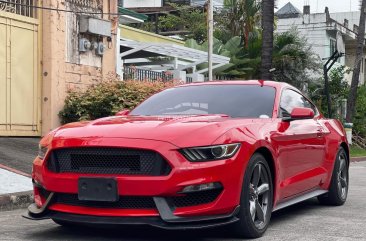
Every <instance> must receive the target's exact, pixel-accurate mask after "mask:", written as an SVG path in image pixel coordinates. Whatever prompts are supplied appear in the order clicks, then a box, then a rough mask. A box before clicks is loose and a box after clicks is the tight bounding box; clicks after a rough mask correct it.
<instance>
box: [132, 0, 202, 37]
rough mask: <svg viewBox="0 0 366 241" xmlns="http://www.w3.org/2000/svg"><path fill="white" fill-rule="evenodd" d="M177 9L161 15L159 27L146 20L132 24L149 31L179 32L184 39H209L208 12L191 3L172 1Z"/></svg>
mask: <svg viewBox="0 0 366 241" xmlns="http://www.w3.org/2000/svg"><path fill="white" fill-rule="evenodd" d="M170 5H171V6H172V7H173V8H174V9H175V11H174V12H172V13H166V14H165V15H162V16H160V17H159V21H158V29H156V24H155V22H152V21H146V22H144V23H142V24H131V25H132V26H133V27H138V28H140V29H142V30H145V31H149V32H154V33H155V32H158V33H161V32H175V31H176V32H177V34H176V35H179V36H180V37H181V38H182V39H183V40H187V39H191V38H192V39H195V40H196V41H197V42H198V43H203V42H204V41H206V39H207V21H206V13H205V12H204V11H203V9H199V8H194V7H191V6H189V5H177V4H174V3H170Z"/></svg>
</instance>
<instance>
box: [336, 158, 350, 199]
mask: <svg viewBox="0 0 366 241" xmlns="http://www.w3.org/2000/svg"><path fill="white" fill-rule="evenodd" d="M337 187H338V193H339V195H340V197H341V198H342V199H346V197H347V191H348V190H347V189H348V168H347V160H346V156H345V154H344V153H341V154H340V155H339V167H338V173H337Z"/></svg>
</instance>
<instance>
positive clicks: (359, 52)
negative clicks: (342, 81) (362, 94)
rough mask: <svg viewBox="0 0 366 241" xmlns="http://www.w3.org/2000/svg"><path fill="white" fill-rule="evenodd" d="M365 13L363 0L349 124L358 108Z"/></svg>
mask: <svg viewBox="0 0 366 241" xmlns="http://www.w3.org/2000/svg"><path fill="white" fill-rule="evenodd" d="M365 11H366V0H362V4H361V15H360V24H359V28H358V36H357V50H356V60H355V68H354V70H353V75H352V82H351V90H350V92H349V96H348V101H347V103H348V104H347V117H346V121H347V122H352V119H353V116H354V113H355V108H356V99H357V88H358V83H359V80H360V68H361V61H362V56H363V49H364V43H365V40H364V38H365V17H366V16H365V14H366V13H365Z"/></svg>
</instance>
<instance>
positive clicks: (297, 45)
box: [186, 29, 321, 89]
mask: <svg viewBox="0 0 366 241" xmlns="http://www.w3.org/2000/svg"><path fill="white" fill-rule="evenodd" d="M249 40H250V42H249V43H248V46H247V47H246V46H244V45H243V43H242V41H241V37H239V36H235V37H233V38H231V39H228V40H227V41H226V43H224V42H223V41H221V40H218V39H215V40H214V53H215V54H219V55H223V56H227V57H230V59H231V60H230V64H229V65H226V66H224V67H222V68H220V69H218V70H216V71H215V74H216V75H220V76H225V77H227V78H229V79H259V78H260V70H259V68H260V65H261V51H262V39H261V35H260V34H258V35H253V36H251V37H250V38H249ZM186 46H187V47H190V48H195V49H199V50H202V51H207V49H208V48H207V43H206V42H205V43H203V44H202V45H200V44H199V43H197V41H194V40H192V39H191V40H188V41H187V42H186ZM273 55H274V56H273V66H274V68H276V71H275V72H274V73H273V76H274V77H273V78H274V80H275V81H282V82H287V83H289V84H292V85H294V86H296V87H298V88H300V89H304V86H305V85H307V83H309V82H312V81H315V80H314V79H313V78H312V75H313V74H314V72H317V71H319V69H321V67H320V60H319V59H318V58H317V57H315V54H314V53H313V52H312V51H311V48H310V46H309V45H307V43H306V40H304V39H302V38H300V37H299V33H298V31H297V30H296V29H292V30H291V31H288V32H284V33H280V34H277V35H275V42H274V51H273ZM204 67H206V66H198V68H199V69H200V68H204Z"/></svg>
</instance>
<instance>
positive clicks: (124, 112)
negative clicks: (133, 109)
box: [115, 110, 130, 116]
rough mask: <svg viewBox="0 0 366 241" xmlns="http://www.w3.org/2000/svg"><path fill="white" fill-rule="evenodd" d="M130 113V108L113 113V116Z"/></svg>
mask: <svg viewBox="0 0 366 241" xmlns="http://www.w3.org/2000/svg"><path fill="white" fill-rule="evenodd" d="M129 113H130V110H121V111H119V112H117V113H116V114H115V116H123V115H128V114H129Z"/></svg>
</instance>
